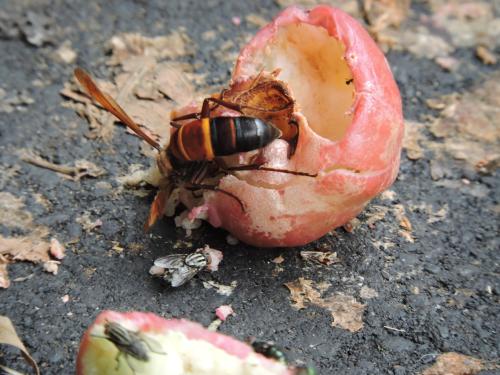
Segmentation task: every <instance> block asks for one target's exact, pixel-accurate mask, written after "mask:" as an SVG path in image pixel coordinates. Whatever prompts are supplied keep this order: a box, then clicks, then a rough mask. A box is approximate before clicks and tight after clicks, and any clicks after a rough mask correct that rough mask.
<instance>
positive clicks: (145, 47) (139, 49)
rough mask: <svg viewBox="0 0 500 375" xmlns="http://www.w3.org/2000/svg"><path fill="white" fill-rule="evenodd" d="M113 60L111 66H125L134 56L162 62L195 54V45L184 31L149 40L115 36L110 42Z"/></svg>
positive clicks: (129, 36)
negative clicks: (193, 47) (166, 59)
mask: <svg viewBox="0 0 500 375" xmlns="http://www.w3.org/2000/svg"><path fill="white" fill-rule="evenodd" d="M109 45H110V49H111V58H110V60H109V62H108V64H109V65H119V64H123V63H124V62H125V61H126V60H128V59H130V58H131V57H134V56H148V57H152V58H155V59H156V60H161V59H165V58H169V59H174V58H178V57H182V56H186V55H191V54H193V53H194V51H193V49H192V46H193V45H194V44H193V43H192V42H191V40H190V39H189V37H188V36H187V34H186V33H185V32H183V31H182V30H175V31H173V32H172V33H171V34H169V35H166V36H158V37H154V38H148V37H145V36H142V35H140V34H136V33H125V34H120V35H115V36H114V37H112V38H111V40H110V41H109Z"/></svg>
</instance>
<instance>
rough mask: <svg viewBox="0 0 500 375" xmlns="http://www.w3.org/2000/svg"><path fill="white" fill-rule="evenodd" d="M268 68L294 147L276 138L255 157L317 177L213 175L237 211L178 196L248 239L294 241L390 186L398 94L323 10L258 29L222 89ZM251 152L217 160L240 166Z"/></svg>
mask: <svg viewBox="0 0 500 375" xmlns="http://www.w3.org/2000/svg"><path fill="white" fill-rule="evenodd" d="M273 71H277V72H279V74H278V75H277V79H279V80H280V81H283V82H285V84H286V85H287V89H288V90H289V91H290V93H291V95H292V96H293V99H294V100H295V106H294V111H295V112H294V113H293V116H294V119H295V121H296V122H297V123H298V126H299V137H298V143H297V147H296V150H295V153H294V154H293V156H292V157H289V154H290V148H289V147H290V145H289V143H288V142H286V141H284V140H282V139H280V140H276V141H274V142H273V143H271V144H270V145H268V146H267V147H265V148H264V149H262V150H260V154H259V155H258V158H259V160H260V161H263V162H264V163H265V164H264V165H265V166H266V167H272V168H279V169H286V170H292V171H300V172H307V173H311V174H317V177H315V178H313V177H306V176H296V175H292V174H286V173H280V172H267V171H256V170H254V171H245V172H235V173H232V174H230V175H227V176H225V177H223V178H222V179H220V181H219V182H218V186H219V188H221V189H224V190H225V191H227V192H230V193H231V194H234V195H236V196H237V197H238V198H239V199H240V200H241V201H242V203H243V205H244V206H245V210H244V211H243V210H242V209H241V207H240V205H239V204H238V202H236V201H235V200H234V199H233V198H231V197H228V196H227V195H225V194H220V193H217V192H213V191H206V192H205V193H204V196H203V198H204V199H203V202H202V203H200V202H196V203H193V201H190V200H189V198H187V199H185V200H183V202H184V204H186V205H187V206H188V208H194V210H197V211H196V212H203V213H204V216H203V218H204V219H206V220H208V221H209V222H210V223H211V224H212V225H213V226H216V227H222V228H225V229H226V230H228V231H229V232H230V233H231V234H232V235H233V236H235V237H236V238H238V239H240V240H242V241H244V242H246V243H248V244H251V245H255V246H261V247H274V246H299V245H304V244H307V243H309V242H311V241H313V240H316V239H318V238H319V237H321V236H323V235H324V234H326V233H328V232H329V231H330V230H332V229H334V228H336V227H338V226H341V225H343V224H345V223H346V222H348V221H349V220H350V219H352V218H354V217H355V216H356V215H358V214H359V213H360V212H361V211H362V210H363V208H364V207H365V206H366V204H367V203H368V202H369V201H370V200H371V199H372V198H373V197H375V196H376V195H377V194H379V193H380V192H382V191H383V190H385V189H386V188H387V187H389V186H390V185H391V184H392V183H393V181H394V180H395V178H396V176H397V173H398V169H399V162H400V153H401V144H402V137H403V116H402V108H401V98H400V93H399V90H398V87H397V85H396V83H395V81H394V78H393V76H392V73H391V70H390V68H389V65H388V63H387V61H386V59H385V57H384V55H383V53H382V52H381V51H380V49H379V48H378V47H377V45H376V44H375V42H374V41H373V40H372V39H371V37H370V36H369V34H368V33H367V32H366V31H365V30H364V29H363V27H362V26H361V25H360V24H359V23H358V22H357V21H356V20H355V19H353V18H352V17H350V16H349V15H347V14H346V13H344V12H343V11H341V10H339V9H335V8H332V7H329V6H318V7H315V8H314V9H312V10H303V9H301V8H298V7H295V6H293V7H290V8H287V9H286V10H285V11H283V12H282V13H281V14H280V15H278V16H277V18H276V19H275V20H274V21H273V22H272V23H270V24H269V25H267V26H265V27H264V28H263V29H262V30H260V31H259V32H258V33H257V35H256V36H255V37H254V38H253V39H252V40H251V41H250V43H249V44H248V45H247V46H245V47H244V48H243V49H242V51H241V53H240V55H239V57H238V60H237V63H236V67H235V69H234V72H233V77H232V83H231V85H230V87H229V88H228V92H229V93H231V90H236V89H237V88H238V87H241V86H242V85H245V84H246V83H248V82H251V81H252V80H254V79H255V77H257V76H258V75H259V74H261V72H273ZM180 113H182V110H181V111H180ZM250 156H251V157H253V158H255V155H254V154H251V153H250V154H248V153H247V154H240V155H238V156H237V157H233V158H226V160H225V162H226V164H242V163H243V164H244V163H246V162H249V161H250ZM181 200H182V199H181ZM194 206H196V207H194ZM200 207H202V209H201V208H200ZM191 216H193V215H191Z"/></svg>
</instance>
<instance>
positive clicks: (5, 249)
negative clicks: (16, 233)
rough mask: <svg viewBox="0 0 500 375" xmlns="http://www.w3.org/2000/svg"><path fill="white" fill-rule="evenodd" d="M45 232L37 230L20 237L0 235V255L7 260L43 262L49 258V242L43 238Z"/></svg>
mask: <svg viewBox="0 0 500 375" xmlns="http://www.w3.org/2000/svg"><path fill="white" fill-rule="evenodd" d="M46 235H47V232H37V231H34V232H33V233H31V234H29V235H28V236H21V237H3V236H0V255H2V256H4V257H5V258H6V259H7V260H8V261H28V262H32V263H44V262H48V261H49V260H50V256H49V248H50V244H49V243H48V242H46V241H44V240H43V237H45V236H46Z"/></svg>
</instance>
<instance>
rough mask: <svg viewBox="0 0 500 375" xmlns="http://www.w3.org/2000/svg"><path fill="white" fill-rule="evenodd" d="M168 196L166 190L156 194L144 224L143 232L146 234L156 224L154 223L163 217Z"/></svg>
mask: <svg viewBox="0 0 500 375" xmlns="http://www.w3.org/2000/svg"><path fill="white" fill-rule="evenodd" d="M168 196H169V191H167V190H159V191H158V193H156V196H155V199H154V200H153V203H152V204H151V208H150V209H149V216H148V219H147V221H146V223H145V224H144V230H145V231H146V232H147V231H148V230H149V229H150V228H151V227H152V226H153V225H154V224H155V223H156V221H157V220H158V219H159V218H160V217H161V216H163V214H164V211H165V205H166V203H167V199H168Z"/></svg>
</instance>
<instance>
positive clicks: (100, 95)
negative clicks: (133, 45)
mask: <svg viewBox="0 0 500 375" xmlns="http://www.w3.org/2000/svg"><path fill="white" fill-rule="evenodd" d="M74 73H75V77H76V79H77V80H78V82H80V84H81V85H82V86H83V87H84V89H85V91H86V92H87V94H88V95H89V96H90V97H91V98H92V99H94V100H95V101H97V102H98V103H99V104H100V105H102V106H103V107H104V109H106V110H107V111H109V112H110V113H112V114H113V115H115V116H116V117H117V118H118V119H119V120H120V121H121V122H123V123H124V124H125V125H127V126H128V127H129V128H130V129H132V130H133V131H134V132H135V133H136V134H137V135H138V136H139V137H141V138H142V139H143V140H145V141H146V142H148V143H149V144H150V145H151V146H153V147H154V148H156V149H157V150H158V151H160V145H159V144H158V142H156V141H155V140H154V139H152V138H151V137H150V136H149V135H147V134H146V133H144V132H143V131H142V130H141V128H140V127H139V125H137V124H136V123H135V121H134V120H132V118H131V117H130V116H129V115H127V113H126V112H125V111H124V110H123V109H122V107H120V106H119V105H118V103H117V102H115V100H114V99H113V98H112V97H111V96H109V95H108V94H106V93H105V92H102V91H101V89H99V87H97V85H96V84H95V82H94V81H93V80H92V78H91V77H90V75H89V74H88V73H87V72H86V71H85V70H83V69H81V68H76V69H75V72H74Z"/></svg>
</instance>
